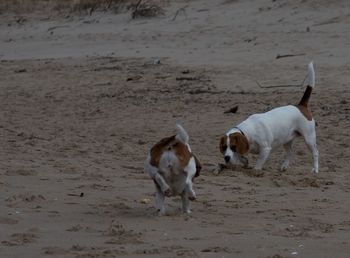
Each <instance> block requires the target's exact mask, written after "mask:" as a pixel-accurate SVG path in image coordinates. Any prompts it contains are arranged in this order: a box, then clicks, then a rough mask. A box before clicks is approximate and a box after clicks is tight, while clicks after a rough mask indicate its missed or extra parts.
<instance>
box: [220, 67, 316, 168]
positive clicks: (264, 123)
mask: <svg viewBox="0 0 350 258" xmlns="http://www.w3.org/2000/svg"><path fill="white" fill-rule="evenodd" d="M306 85H308V86H310V87H312V88H314V86H315V72H314V68H313V63H312V62H311V63H310V64H309V65H308V75H307V79H306ZM310 114H311V113H310ZM233 133H240V134H242V133H243V134H244V136H245V137H246V139H247V140H248V143H249V152H251V153H255V154H259V155H258V159H257V162H256V165H255V169H258V170H260V169H262V168H263V166H264V164H265V162H266V160H267V158H268V156H269V154H270V151H271V150H272V149H274V148H276V147H278V146H281V145H283V146H284V148H285V149H286V152H287V154H286V157H285V159H284V161H283V163H282V166H281V170H282V171H284V170H286V169H287V168H288V166H289V163H290V160H291V159H292V157H293V149H292V147H293V142H294V140H295V138H296V137H297V136H299V135H301V136H303V138H304V140H305V143H306V145H307V147H308V148H309V150H310V151H311V153H312V157H313V168H312V171H313V172H315V173H318V169H319V168H318V150H317V145H316V130H315V120H314V119H313V118H312V119H311V120H308V119H307V118H306V117H305V116H304V115H303V114H302V112H301V111H300V109H299V108H298V107H296V106H292V105H289V106H283V107H279V108H275V109H272V110H271V111H269V112H266V113H262V114H254V115H251V116H250V117H248V119H246V120H245V121H243V122H241V123H240V124H238V125H237V126H236V127H234V128H232V129H230V130H229V131H228V132H227V133H226V136H227V143H226V144H227V149H226V150H225V152H224V156H226V159H225V160H226V161H227V160H228V157H229V161H228V162H227V163H229V164H234V165H236V164H240V165H247V162H244V161H245V160H246V159H242V158H243V157H242V155H240V154H238V153H236V152H234V151H233V150H231V148H230V138H229V135H231V134H233Z"/></svg>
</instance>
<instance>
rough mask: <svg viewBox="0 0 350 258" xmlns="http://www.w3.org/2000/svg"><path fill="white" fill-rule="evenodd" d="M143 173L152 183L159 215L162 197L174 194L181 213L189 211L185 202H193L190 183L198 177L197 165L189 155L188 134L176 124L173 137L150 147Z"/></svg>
mask: <svg viewBox="0 0 350 258" xmlns="http://www.w3.org/2000/svg"><path fill="white" fill-rule="evenodd" d="M144 170H145V172H146V173H148V174H149V175H150V176H151V178H152V179H153V181H154V183H155V186H156V195H155V202H156V208H157V210H158V211H159V214H161V215H164V214H165V208H164V196H168V197H169V196H175V195H181V199H182V210H183V212H185V213H190V212H191V211H190V207H189V200H191V201H193V200H195V199H196V193H195V192H194V190H193V186H192V181H193V178H194V177H197V176H199V172H200V170H201V164H200V163H199V161H198V159H197V158H196V157H195V156H194V155H193V153H192V152H191V148H190V145H189V137H188V134H187V133H186V131H185V130H184V129H183V128H182V126H181V125H176V135H173V136H170V137H167V138H164V139H162V140H161V141H159V142H158V143H157V144H155V145H154V146H153V147H152V148H151V151H150V153H149V154H148V157H147V159H146V161H145V163H144Z"/></svg>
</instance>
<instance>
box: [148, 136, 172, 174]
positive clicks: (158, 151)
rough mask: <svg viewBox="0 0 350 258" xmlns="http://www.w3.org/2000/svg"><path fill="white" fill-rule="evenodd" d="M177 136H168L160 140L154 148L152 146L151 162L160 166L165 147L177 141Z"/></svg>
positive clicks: (155, 165)
mask: <svg viewBox="0 0 350 258" xmlns="http://www.w3.org/2000/svg"><path fill="white" fill-rule="evenodd" d="M175 140H176V138H175V135H173V136H170V137H166V138H164V139H162V140H160V141H159V142H158V143H156V144H155V145H154V146H153V147H152V148H151V161H150V164H151V165H152V166H154V167H158V165H159V161H160V156H161V155H162V153H163V151H164V149H165V148H166V147H167V146H168V145H170V144H171V143H173V142H175Z"/></svg>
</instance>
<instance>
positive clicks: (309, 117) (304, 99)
mask: <svg viewBox="0 0 350 258" xmlns="http://www.w3.org/2000/svg"><path fill="white" fill-rule="evenodd" d="M311 92H312V87H311V86H307V87H306V90H305V92H304V95H303V97H302V98H301V100H300V102H299V104H298V105H297V108H298V109H299V110H300V112H301V113H302V114H303V115H304V116H305V117H306V119H307V120H309V121H311V120H312V114H311V112H310V110H309V109H308V108H307V105H308V103H309V99H310V96H311Z"/></svg>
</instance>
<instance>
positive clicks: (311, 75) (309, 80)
mask: <svg viewBox="0 0 350 258" xmlns="http://www.w3.org/2000/svg"><path fill="white" fill-rule="evenodd" d="M305 84H306V85H307V86H306V90H305V92H304V95H303V97H302V98H301V100H300V102H299V105H300V106H304V107H307V104H308V103H309V99H310V96H311V92H312V89H313V88H314V87H315V70H314V64H313V62H312V61H311V62H310V63H309V65H308V70H307V76H306V80H305Z"/></svg>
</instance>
